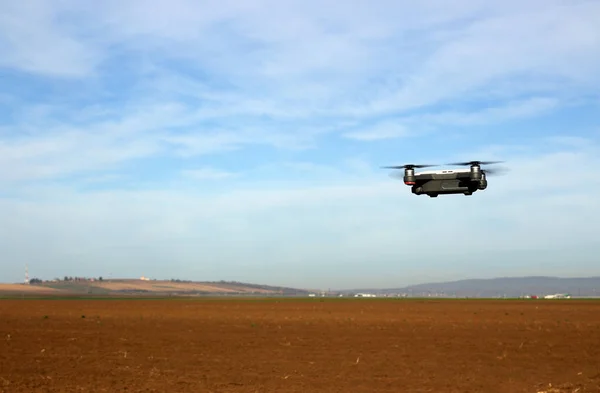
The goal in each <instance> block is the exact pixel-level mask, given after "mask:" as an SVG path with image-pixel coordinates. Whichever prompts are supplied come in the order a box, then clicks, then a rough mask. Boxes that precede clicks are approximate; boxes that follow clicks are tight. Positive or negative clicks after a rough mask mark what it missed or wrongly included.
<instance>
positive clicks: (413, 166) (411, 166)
mask: <svg viewBox="0 0 600 393" xmlns="http://www.w3.org/2000/svg"><path fill="white" fill-rule="evenodd" d="M430 166H437V165H436V164H424V165H419V164H406V165H392V166H382V168H385V169H415V168H428V167H430Z"/></svg>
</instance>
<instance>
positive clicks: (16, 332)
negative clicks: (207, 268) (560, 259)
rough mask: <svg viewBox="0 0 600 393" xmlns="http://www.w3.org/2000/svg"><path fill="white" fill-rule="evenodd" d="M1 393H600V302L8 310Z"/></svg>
mask: <svg viewBox="0 0 600 393" xmlns="http://www.w3.org/2000/svg"><path fill="white" fill-rule="evenodd" d="M84 316H85V317H84ZM553 389H554V390H553ZM577 389H579V390H577ZM0 391H2V392H42V391H44V392H50V391H52V392H55V391H56V392H58V391H60V392H123V391H127V392H286V393H292V392H303V393H304V392H306V393H312V392H344V393H347V392H365V393H373V392H444V393H452V392H461V393H464V392H487V393H489V392H506V393H519V392H528V393H529V392H532V393H535V392H542V391H544V392H580V393H583V392H600V302H593V301H576V300H562V301H548V300H531V301H518V302H517V301H484V300H473V301H415V300H377V299H357V300H336V299H326V300H325V301H321V300H320V299H318V298H317V299H308V300H307V299H303V300H277V301H276V300H272V299H271V300H230V299H227V300H225V299H222V300H221V299H216V300H208V299H205V300H164V301H162V300H26V299H25V300H22V299H15V300H0Z"/></svg>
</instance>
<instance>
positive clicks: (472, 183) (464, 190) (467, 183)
mask: <svg viewBox="0 0 600 393" xmlns="http://www.w3.org/2000/svg"><path fill="white" fill-rule="evenodd" d="M501 162H503V161H468V162H455V163H451V164H446V165H457V166H466V165H468V166H470V168H468V169H442V170H439V171H435V170H432V171H423V172H420V173H416V174H415V169H418V168H428V167H434V166H438V165H417V164H406V165H397V166H384V167H383V168H388V169H404V177H403V179H404V184H406V185H407V186H410V187H411V192H412V193H413V194H415V195H428V196H430V197H431V198H436V197H437V196H438V195H444V194H463V195H473V193H474V192H476V191H483V190H485V189H486V188H487V185H488V182H487V175H492V174H496V173H498V171H497V170H495V169H481V166H482V165H491V164H498V163H501Z"/></svg>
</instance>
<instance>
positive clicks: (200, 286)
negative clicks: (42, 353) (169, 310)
mask: <svg viewBox="0 0 600 393" xmlns="http://www.w3.org/2000/svg"><path fill="white" fill-rule="evenodd" d="M307 293H308V292H307V291H305V290H302V289H295V288H286V287H275V286H269V285H259V284H248V283H240V282H233V281H218V282H194V281H182V280H141V279H111V280H95V279H70V280H50V281H41V280H37V279H36V280H33V282H32V283H30V284H29V285H25V284H0V294H28V295H36V294H39V295H82V294H88V295H108V296H110V295H126V294H130V295H151V296H175V295H261V296H265V295H278V296H281V295H286V296H290V295H306V294H307Z"/></svg>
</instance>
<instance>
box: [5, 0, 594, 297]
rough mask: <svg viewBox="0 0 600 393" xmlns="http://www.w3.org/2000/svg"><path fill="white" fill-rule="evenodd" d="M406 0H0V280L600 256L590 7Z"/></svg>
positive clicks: (512, 266) (385, 277) (424, 276)
mask: <svg viewBox="0 0 600 393" xmlns="http://www.w3.org/2000/svg"><path fill="white" fill-rule="evenodd" d="M409 3H410V2H396V1H391V0H389V1H388V0H380V1H376V2H372V1H369V2H367V1H358V0H354V1H348V2H345V3H344V6H343V7H341V6H340V3H339V2H333V1H327V0H320V1H318V2H317V1H312V0H303V1H285V2H278V1H268V0H264V1H257V0H249V1H244V2H240V1H228V0H225V1H224V0H221V1H192V0H176V1H173V0H170V1H168V2H167V1H160V0H156V1H154V2H152V3H151V6H149V3H148V2H146V1H141V0H132V1H128V2H117V1H112V0H109V1H104V2H97V3H94V4H92V3H91V2H81V1H76V0H62V1H41V0H37V1H35V0H30V1H20V2H16V1H15V2H8V1H6V2H2V3H1V4H0V50H1V52H2V56H1V57H0V215H1V217H2V225H1V226H0V250H2V254H1V258H0V281H1V282H18V281H22V280H23V275H24V266H25V264H28V265H29V270H30V274H31V276H35V277H40V278H53V277H62V276H64V275H82V276H100V275H101V276H105V277H106V276H109V274H112V276H113V277H139V276H142V275H145V276H150V277H153V278H158V279H161V278H167V279H168V278H173V277H175V278H187V279H194V280H221V279H223V280H239V281H247V282H255V283H265V284H274V285H289V286H296V287H309V288H353V287H357V286H358V287H394V286H402V285H407V284H413V283H420V282H427V281H437V280H454V279H461V278H472V277H494V276H519V275H530V274H533V275H541V274H544V275H559V276H587V275H600V267H599V266H600V265H599V264H598V263H597V262H598V260H597V255H598V251H599V250H600V242H599V241H598V240H597V239H598V232H599V231H600V202H599V201H600V199H599V197H598V193H599V192H600V176H599V175H598V167H599V166H600V154H599V153H600V145H599V141H600V115H599V113H600V111H599V109H600V95H599V93H598V92H599V91H600V73H599V72H597V70H599V69H600V3H599V2H597V1H583V0H579V1H571V2H564V1H558V0H539V1H538V0H534V1H528V2H517V1H513V0H507V1H502V2H490V1H483V0H480V1H476V0H458V1H455V2H452V3H451V4H450V3H449V2H444V1H439V0H438V1H434V0H431V1H428V0H423V1H420V2H418V4H417V2H414V4H409ZM496 159H499V160H506V164H504V165H505V166H506V167H508V169H510V171H509V172H508V173H507V174H505V175H504V176H499V177H495V178H490V179H489V187H488V189H487V190H486V191H484V192H479V193H476V194H475V195H473V196H472V197H469V198H467V197H464V196H447V197H440V198H437V199H430V198H428V197H417V196H415V195H412V194H411V193H410V190H409V189H408V188H407V187H406V186H404V185H403V184H402V182H401V181H398V180H396V179H393V178H391V177H389V176H388V174H389V173H388V172H387V171H386V170H382V169H380V167H381V166H383V165H396V164H403V163H408V162H413V163H414V162H416V163H439V164H443V163H445V162H452V161H455V160H496Z"/></svg>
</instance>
